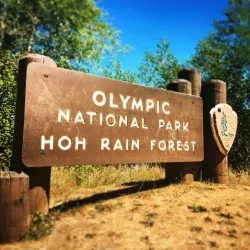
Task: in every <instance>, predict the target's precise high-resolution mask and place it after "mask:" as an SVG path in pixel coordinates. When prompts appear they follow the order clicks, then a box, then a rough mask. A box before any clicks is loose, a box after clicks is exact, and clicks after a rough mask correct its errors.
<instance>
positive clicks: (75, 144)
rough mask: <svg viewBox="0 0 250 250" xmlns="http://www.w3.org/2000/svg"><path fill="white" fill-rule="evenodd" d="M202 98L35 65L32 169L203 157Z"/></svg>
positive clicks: (28, 143) (31, 75)
mask: <svg viewBox="0 0 250 250" xmlns="http://www.w3.org/2000/svg"><path fill="white" fill-rule="evenodd" d="M203 155H204V149H203V110H202V99H201V98H200V97H197V96H191V95H186V94H181V93H176V92H172V91H167V90H163V89H155V88H149V87H143V86H139V85H136V84H130V83H125V82H122V81H118V80H112V79H107V78H101V77H96V76H91V75H86V74H83V73H79V72H75V71H71V70H65V69H62V68H56V67H50V66H47V65H44V64H39V63H30V64H29V65H28V68H27V78H26V94H25V115H24V132H23V147H22V160H23V163H24V164H25V165H26V166H28V167H38V166H53V165H74V164H109V163H113V164H115V163H135V162H197V161H202V160H203Z"/></svg>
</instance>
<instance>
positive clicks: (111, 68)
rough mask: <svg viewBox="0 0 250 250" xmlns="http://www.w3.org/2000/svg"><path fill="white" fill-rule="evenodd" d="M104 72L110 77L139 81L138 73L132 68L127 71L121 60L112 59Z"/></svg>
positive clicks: (132, 81)
mask: <svg viewBox="0 0 250 250" xmlns="http://www.w3.org/2000/svg"><path fill="white" fill-rule="evenodd" d="M102 74H103V76H105V77H108V78H112V79H116V80H121V81H126V82H130V83H136V82H137V81H138V80H137V74H136V73H134V72H132V71H131V70H128V71H125V70H124V69H123V68H122V64H121V62H119V61H117V60H112V61H111V64H110V65H108V66H107V67H105V68H104V70H103V72H102Z"/></svg>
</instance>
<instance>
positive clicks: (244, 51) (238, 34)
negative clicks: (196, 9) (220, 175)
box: [191, 0, 250, 166]
mask: <svg viewBox="0 0 250 250" xmlns="http://www.w3.org/2000/svg"><path fill="white" fill-rule="evenodd" d="M249 13H250V1H249V0H231V1H230V2H229V5H228V7H227V8H226V10H225V20H222V21H216V22H215V23H214V27H215V32H214V33H211V34H210V35H209V36H208V37H206V38H205V39H204V40H203V41H201V42H199V44H198V46H197V48H196V53H195V55H194V56H193V57H192V59H191V63H192V64H193V65H194V66H195V67H196V68H198V69H199V70H201V72H203V76H204V77H205V78H216V79H222V80H224V81H225V82H226V83H227V87H228V102H229V104H230V105H232V106H233V108H234V109H235V110H236V112H237V113H238V117H239V124H238V133H237V138H236V141H235V145H234V147H233V149H232V153H231V155H230V160H231V162H232V163H233V164H234V165H235V166H236V165H247V164H248V165H249V163H250V157H249V150H250V139H249V137H246V134H248V133H249V130H250V124H249V122H248V121H249V120H250V110H249V104H250V84H249V83H250V58H249V52H250V19H249Z"/></svg>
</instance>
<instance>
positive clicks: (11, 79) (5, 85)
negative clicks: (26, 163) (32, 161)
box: [0, 51, 18, 169]
mask: <svg viewBox="0 0 250 250" xmlns="http://www.w3.org/2000/svg"><path fill="white" fill-rule="evenodd" d="M17 57H18V55H16V56H12V55H11V53H10V51H4V52H2V51H1V52H0V121H1V123H0V169H4V168H6V167H8V166H9V163H10V158H11V150H12V140H13V130H14V115H15V114H14V112H15V100H16V74H17V68H18V64H17Z"/></svg>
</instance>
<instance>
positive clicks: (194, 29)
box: [98, 0, 228, 71]
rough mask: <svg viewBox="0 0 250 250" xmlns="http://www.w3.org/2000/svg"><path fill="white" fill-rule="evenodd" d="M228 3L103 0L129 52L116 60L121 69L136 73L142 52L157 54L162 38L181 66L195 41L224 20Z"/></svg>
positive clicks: (223, 0)
mask: <svg viewBox="0 0 250 250" xmlns="http://www.w3.org/2000/svg"><path fill="white" fill-rule="evenodd" d="M227 4H228V0H102V1H101V2H100V3H98V7H101V8H102V9H104V10H106V11H107V12H108V13H109V16H110V21H111V23H112V26H113V27H115V28H117V29H118V30H120V31H121V37H120V39H121V42H122V44H124V45H125V44H128V45H130V46H131V47H132V51H131V52H130V53H128V54H126V55H122V56H119V60H120V61H121V63H122V66H123V68H124V69H126V70H128V69H130V70H133V71H137V68H138V67H139V64H140V62H141V61H142V59H143V56H144V52H145V51H146V50H147V51H151V52H154V51H155V50H156V44H157V43H158V42H159V41H160V39H162V38H164V39H166V40H167V41H168V42H169V43H170V51H171V53H173V54H174V55H175V56H176V57H177V58H178V60H179V61H180V62H181V63H184V62H185V61H186V60H187V59H190V57H191V55H192V54H193V53H194V51H195V47H196V46H197V43H198V41H200V40H202V39H204V37H205V36H207V35H208V34H209V33H210V32H211V31H212V30H213V20H215V19H216V20H222V19H223V10H224V9H225V7H226V6H227Z"/></svg>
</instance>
